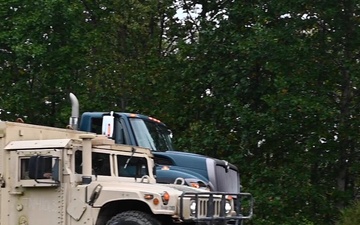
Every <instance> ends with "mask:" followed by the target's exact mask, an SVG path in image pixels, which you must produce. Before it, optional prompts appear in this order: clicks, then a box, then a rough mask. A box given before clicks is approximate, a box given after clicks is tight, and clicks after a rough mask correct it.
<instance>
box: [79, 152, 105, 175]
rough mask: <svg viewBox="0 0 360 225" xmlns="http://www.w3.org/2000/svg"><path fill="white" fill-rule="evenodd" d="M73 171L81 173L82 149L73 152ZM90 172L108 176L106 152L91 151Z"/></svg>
mask: <svg viewBox="0 0 360 225" xmlns="http://www.w3.org/2000/svg"><path fill="white" fill-rule="evenodd" d="M75 172H76V173H78V174H82V151H76V152H75ZM92 173H93V174H94V175H103V176H110V175H111V171H110V155H109V154H106V153H98V152H93V153H92Z"/></svg>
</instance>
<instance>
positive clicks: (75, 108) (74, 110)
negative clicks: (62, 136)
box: [69, 93, 79, 130]
mask: <svg viewBox="0 0 360 225" xmlns="http://www.w3.org/2000/svg"><path fill="white" fill-rule="evenodd" d="M69 96H70V101H71V117H70V119H69V126H70V128H71V129H73V130H77V129H78V121H79V101H78V99H77V97H76V96H75V95H74V94H73V93H70V94H69Z"/></svg>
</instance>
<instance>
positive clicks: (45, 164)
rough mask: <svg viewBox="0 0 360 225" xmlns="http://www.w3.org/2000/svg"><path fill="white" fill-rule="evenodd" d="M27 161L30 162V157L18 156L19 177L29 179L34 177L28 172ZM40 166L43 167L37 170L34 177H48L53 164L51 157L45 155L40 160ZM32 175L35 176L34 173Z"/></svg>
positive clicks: (50, 174)
mask: <svg viewBox="0 0 360 225" xmlns="http://www.w3.org/2000/svg"><path fill="white" fill-rule="evenodd" d="M29 163H30V158H20V179H21V180H30V179H33V178H34V177H31V174H29ZM41 164H42V166H41V168H43V170H41V171H40V170H39V171H38V173H39V174H37V175H36V177H37V178H38V179H50V178H51V176H52V165H53V158H51V157H46V158H43V160H42V161H41ZM32 176H35V175H34V174H33V175H32Z"/></svg>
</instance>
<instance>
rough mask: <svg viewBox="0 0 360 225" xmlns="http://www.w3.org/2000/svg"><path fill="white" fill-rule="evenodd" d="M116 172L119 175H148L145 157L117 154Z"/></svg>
mask: <svg viewBox="0 0 360 225" xmlns="http://www.w3.org/2000/svg"><path fill="white" fill-rule="evenodd" d="M117 161H118V172H119V176H120V177H142V176H144V175H149V173H148V165H147V161H146V158H142V157H131V158H130V156H123V155H118V156H117Z"/></svg>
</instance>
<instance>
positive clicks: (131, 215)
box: [106, 211, 160, 225]
mask: <svg viewBox="0 0 360 225" xmlns="http://www.w3.org/2000/svg"><path fill="white" fill-rule="evenodd" d="M106 225H160V223H159V221H157V220H156V219H155V218H153V217H151V216H150V215H149V214H147V213H144V212H140V211H126V212H122V213H119V214H117V215H116V216H114V217H113V218H111V219H110V220H109V221H108V222H107V223H106Z"/></svg>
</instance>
